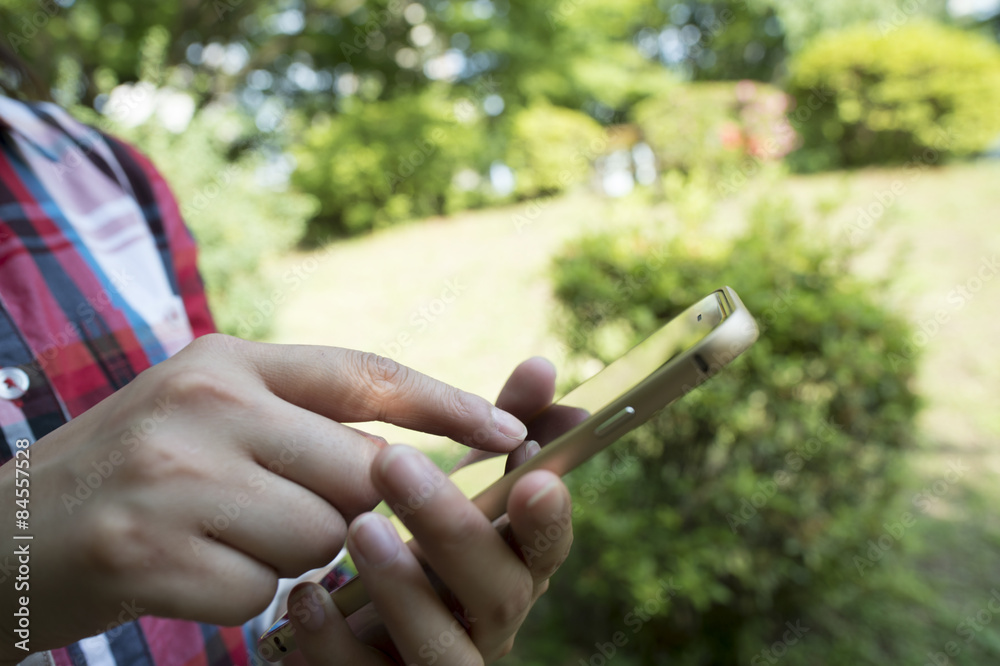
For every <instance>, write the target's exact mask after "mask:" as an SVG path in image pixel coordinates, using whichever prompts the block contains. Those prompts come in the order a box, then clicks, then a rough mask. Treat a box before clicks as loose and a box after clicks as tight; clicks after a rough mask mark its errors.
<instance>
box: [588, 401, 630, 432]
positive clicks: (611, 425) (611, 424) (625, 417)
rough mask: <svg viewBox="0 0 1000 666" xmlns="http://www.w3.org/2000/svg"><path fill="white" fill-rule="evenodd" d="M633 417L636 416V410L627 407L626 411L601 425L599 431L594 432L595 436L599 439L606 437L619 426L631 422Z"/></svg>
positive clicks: (598, 427)
mask: <svg viewBox="0 0 1000 666" xmlns="http://www.w3.org/2000/svg"><path fill="white" fill-rule="evenodd" d="M633 416H635V408H634V407H626V408H625V409H623V410H621V411H620V412H618V413H617V414H615V415H614V416H612V417H611V418H610V419H608V420H607V421H605V422H604V423H602V424H601V425H599V426H597V429H596V430H594V434H595V435H597V436H598V437H604V436H605V435H607V434H608V433H609V432H611V431H612V430H614V429H615V428H617V427H618V426H620V425H622V424H624V423H625V422H626V421H629V420H631V419H632V417H633Z"/></svg>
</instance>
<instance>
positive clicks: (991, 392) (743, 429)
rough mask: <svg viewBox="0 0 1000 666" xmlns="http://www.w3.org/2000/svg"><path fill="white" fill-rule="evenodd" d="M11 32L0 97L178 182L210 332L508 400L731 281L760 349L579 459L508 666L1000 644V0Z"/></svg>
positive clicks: (275, 16) (726, 1)
mask: <svg viewBox="0 0 1000 666" xmlns="http://www.w3.org/2000/svg"><path fill="white" fill-rule="evenodd" d="M0 26H2V31H0V32H2V34H3V36H4V37H3V40H2V42H3V46H4V47H5V48H7V49H8V50H10V51H12V52H14V53H17V54H18V55H20V56H21V57H22V58H23V59H24V60H26V61H27V62H28V63H29V64H30V65H31V67H32V68H33V70H34V72H35V74H36V77H35V78H36V79H37V80H35V79H33V78H32V77H30V76H28V75H27V74H26V73H24V72H18V71H14V70H10V69H9V70H5V71H4V72H3V75H2V76H3V82H4V85H5V87H6V88H7V89H8V90H11V91H16V94H22V95H26V96H29V97H35V98H38V97H42V96H51V98H53V99H54V100H55V101H57V102H58V103H60V104H62V105H64V106H66V107H68V108H69V109H71V110H72V112H73V113H74V114H76V115H77V116H78V117H80V118H81V119H83V120H85V121H87V122H90V123H92V124H94V125H96V126H97V127H100V128H101V129H102V130H105V131H108V132H111V133H114V134H117V135H119V136H121V137H123V138H125V139H127V140H129V141H132V142H134V143H135V144H137V145H138V146H139V147H140V148H141V149H142V150H144V151H145V152H147V153H148V154H149V155H151V156H152V157H153V159H154V161H155V162H156V164H157V165H158V166H159V167H160V169H161V170H162V171H163V172H164V173H165V175H166V176H167V178H168V180H169V181H170V183H171V184H172V186H173V188H174V190H175V193H176V195H177V198H178V201H179V202H180V205H181V208H182V211H183V213H184V215H185V218H186V220H187V222H188V223H189V224H190V226H191V227H192V229H193V232H194V234H195V235H196V237H197V239H198V240H199V242H200V244H201V248H202V253H201V268H202V271H203V274H204V276H205V279H206V282H207V285H208V289H209V292H210V295H211V300H212V305H213V307H214V311H215V313H216V316H217V320H218V323H219V325H220V327H221V328H222V329H223V330H225V331H226V332H229V333H232V334H235V335H239V336H242V337H247V338H253V339H261V340H270V341H276V342H284V343H318V344H332V345H338V346H346V347H355V348H360V349H366V350H370V351H374V352H378V353H381V354H384V355H388V356H391V357H393V358H395V359H398V360H400V361H402V362H404V363H406V364H408V365H411V366H413V367H415V368H417V369H419V370H422V371H424V372H427V373H429V374H432V375H434V376H437V377H439V378H441V379H443V380H446V381H449V382H452V383H454V384H457V385H459V386H461V387H463V388H466V389H469V390H472V391H476V392H479V393H482V394H484V395H488V396H491V397H492V396H494V395H495V394H496V392H497V391H498V390H499V388H500V386H501V385H502V383H503V381H504V380H505V379H506V376H507V374H508V373H509V371H510V370H511V369H512V368H513V367H514V366H515V365H516V364H517V363H518V362H519V361H520V360H523V359H524V358H527V357H529V356H532V355H539V354H541V355H545V356H548V357H549V358H551V359H552V360H553V361H554V362H555V363H556V364H557V366H558V367H559V368H560V369H561V370H562V371H563V373H562V381H563V382H564V387H565V386H566V384H565V382H570V381H572V380H573V379H574V378H578V377H579V376H582V375H583V374H586V373H590V372H592V371H593V369H594V368H595V367H600V364H601V363H606V362H608V361H609V360H611V359H613V358H615V357H616V356H617V355H618V354H620V353H621V352H623V351H624V350H626V349H627V348H628V347H629V346H630V345H631V344H633V343H634V342H636V341H637V340H639V339H641V338H642V337H643V336H644V335H646V334H648V333H649V332H651V331H653V330H654V329H655V328H657V326H658V325H660V324H661V323H663V322H664V320H666V319H668V318H670V317H671V316H672V315H673V314H676V313H677V312H679V311H680V310H682V309H683V308H684V307H686V306H687V305H689V304H691V303H693V302H694V301H696V300H697V299H698V298H700V297H702V296H704V295H705V294H707V293H708V292H709V291H711V290H712V289H714V288H716V287H717V286H720V285H722V284H729V285H731V286H733V287H734V288H735V289H736V290H737V291H738V292H739V293H740V294H741V296H742V297H743V299H744V301H745V302H746V304H747V306H748V307H749V308H750V310H751V311H752V312H754V313H755V314H756V315H757V317H758V319H759V321H760V324H761V329H762V337H761V340H760V341H759V342H758V343H757V345H756V346H755V347H754V348H753V349H752V350H751V351H750V352H748V353H747V354H746V355H745V356H744V357H743V358H741V359H740V360H739V361H738V362H736V363H735V364H734V365H733V366H732V367H731V368H729V369H728V370H727V372H726V373H724V375H722V376H720V377H717V378H716V379H714V380H713V381H712V382H711V383H710V385H708V386H707V387H706V388H705V389H704V390H700V391H697V392H695V393H694V394H692V395H690V396H688V397H687V398H685V400H684V401H682V402H681V403H679V404H678V405H675V406H674V407H672V408H671V409H669V410H667V411H666V412H665V413H663V415H662V416H660V417H659V418H657V419H656V420H654V422H652V423H650V424H648V425H647V426H645V427H644V428H643V429H641V430H640V431H637V432H636V433H634V434H633V435H632V436H630V437H628V438H627V439H626V440H623V441H622V442H620V443H619V444H618V445H616V446H615V447H614V449H613V450H612V451H610V452H608V453H607V454H606V455H602V456H600V457H599V458H598V459H596V460H594V461H592V463H590V464H588V465H587V466H586V467H585V468H582V469H580V470H578V471H577V472H575V473H574V474H573V475H572V477H571V485H572V488H573V490H574V497H575V501H576V508H575V514H576V518H575V524H576V531H577V538H576V544H575V546H574V551H573V554H572V556H571V558H570V560H569V561H568V562H567V564H566V566H565V567H564V568H563V570H562V571H560V573H559V575H558V576H557V577H556V579H555V580H554V582H553V585H552V589H551V592H550V593H549V594H548V595H546V597H545V598H544V599H543V601H542V602H540V604H539V606H538V607H537V608H536V609H535V611H533V613H532V615H531V616H530V619H529V621H528V623H527V625H526V628H525V629H524V631H523V632H522V635H521V637H520V639H519V642H518V645H517V647H516V649H515V651H514V653H513V654H512V655H510V656H509V657H507V658H506V662H505V663H509V664H525V665H527V664H565V665H567V666H569V665H574V666H575V665H577V664H582V665H584V666H586V665H590V666H602V665H604V664H610V663H615V664H620V665H621V666H627V665H630V664H667V663H669V664H750V665H753V666H758V665H761V664H776V663H779V662H780V663H782V664H787V665H789V666H791V665H792V664H884V663H896V664H913V665H914V666H918V665H923V664H932V665H937V666H940V665H943V664H992V663H997V662H998V660H1000V618H995V617H994V616H995V615H996V614H997V610H994V609H1000V519H998V511H997V508H996V507H997V504H998V501H1000V489H998V484H997V483H996V481H995V476H994V475H995V474H996V472H997V470H998V469H1000V456H998V452H997V443H998V438H1000V411H998V409H997V398H998V396H1000V351H998V349H997V342H998V333H1000V328H998V325H997V318H996V315H995V312H994V310H995V307H996V304H997V302H998V296H1000V279H996V278H997V273H998V271H1000V264H998V260H997V256H998V253H1000V234H998V233H997V223H998V213H1000V188H998V187H997V182H998V179H1000V162H997V161H996V159H997V157H1000V142H998V139H1000V46H998V45H997V40H998V36H1000V2H998V1H997V0H953V1H950V2H947V3H945V2H943V1H942V0H900V1H895V0H881V1H880V2H867V1H864V0H813V1H810V2H806V1H805V0H739V1H737V0H718V1H714V2H695V1H693V0H658V1H655V2H654V1H650V0H645V1H640V0H617V1H616V2H606V1H603V0H535V1H533V2H529V1H527V0H465V1H450V0H389V1H387V2H386V1H382V0H379V1H368V2H366V1H364V0H270V1H263V0H210V1H207V0H206V1H195V0H183V1H181V2H175V3H144V4H136V3H130V2H127V1H125V0H76V1H74V0H3V2H2V5H0ZM372 429H373V430H375V429H377V428H376V427H375V426H373V428H372ZM378 431H379V432H380V433H381V434H385V435H386V436H387V437H390V439H391V440H392V441H409V442H415V443H416V444H418V445H420V446H421V447H423V448H425V449H426V450H427V451H429V452H430V453H431V454H432V455H433V456H434V457H435V459H436V460H438V461H439V462H440V463H441V464H442V465H448V464H450V463H451V462H453V461H454V460H456V459H457V457H458V456H459V455H460V453H461V451H460V447H459V446H458V445H457V444H455V443H449V442H445V441H441V440H439V439H436V438H431V437H419V436H414V435H413V434H412V433H404V432H401V431H391V430H388V429H384V428H383V429H378ZM539 536H540V541H539V543H538V544H536V547H538V548H544V543H545V542H544V535H539ZM994 619H996V622H994V621H993V620H994Z"/></svg>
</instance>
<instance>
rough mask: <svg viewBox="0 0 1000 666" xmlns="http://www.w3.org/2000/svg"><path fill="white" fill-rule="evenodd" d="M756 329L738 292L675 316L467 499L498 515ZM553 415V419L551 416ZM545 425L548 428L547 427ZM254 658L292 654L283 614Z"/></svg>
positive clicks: (560, 405)
mask: <svg viewBox="0 0 1000 666" xmlns="http://www.w3.org/2000/svg"><path fill="white" fill-rule="evenodd" d="M757 336H758V329H757V324H756V322H755V321H754V319H753V317H752V316H751V315H750V313H749V312H748V311H747V309H746V307H744V305H743V302H742V301H741V300H740V298H739V296H737V295H736V292H735V291H733V290H732V289H731V288H729V287H723V288H722V289H719V290H717V291H714V292H712V293H711V294H709V295H708V296H706V297H705V298H703V299H701V300H700V301H698V302H697V303H695V304H694V305H692V306H691V307H689V308H688V309H687V310H685V311H684V312H682V313H680V314H679V315H677V316H676V317H674V318H673V319H672V320H670V321H669V322H668V323H667V324H666V325H664V326H663V327H662V328H660V329H659V330H658V331H656V332H655V333H653V334H652V335H650V336H649V337H648V338H646V339H645V340H643V341H642V342H640V343H639V344H638V345H636V346H635V347H633V348H632V349H631V350H630V351H628V352H627V353H625V354H624V355H622V356H621V357H620V358H618V359H616V360H615V361H614V362H612V363H610V364H609V365H608V366H607V367H605V368H604V369H603V370H601V371H600V372H598V373H597V374H596V375H594V376H593V377H591V378H590V379H588V380H586V381H585V382H583V383H582V384H580V385H579V386H577V387H576V388H574V389H573V390H571V391H570V392H569V393H567V394H566V395H564V396H563V397H562V398H560V399H559V400H558V401H556V402H555V403H553V404H552V405H551V406H549V407H548V408H547V409H546V410H544V411H543V412H542V413H541V414H539V415H538V416H537V417H536V418H535V419H533V420H532V421H531V423H529V424H527V425H528V429H529V433H531V434H529V437H534V438H536V439H539V441H543V439H544V437H539V436H537V435H536V434H535V433H534V432H533V430H538V428H537V427H533V426H537V425H538V424H539V423H542V424H543V429H544V427H546V426H547V427H549V428H551V427H552V424H553V423H555V424H558V423H563V424H566V423H572V424H573V425H572V426H571V427H569V428H568V429H567V430H565V432H562V433H561V434H560V435H559V436H558V437H555V438H554V439H552V440H551V441H550V442H549V443H548V444H546V445H544V446H543V448H542V450H541V451H540V452H538V453H537V454H536V455H535V456H533V457H532V458H530V459H529V460H527V461H526V462H524V463H523V464H521V465H520V466H518V467H516V468H515V469H514V470H512V471H511V472H509V473H508V474H505V475H503V476H502V477H501V478H500V479H499V480H497V481H496V482H495V483H493V484H492V485H490V486H489V487H488V488H486V489H485V490H483V491H482V492H480V493H479V494H477V495H475V497H473V499H472V501H473V503H474V504H475V505H476V506H477V507H479V509H480V510H481V511H482V512H483V513H484V514H486V517H487V518H489V519H490V520H496V519H498V518H500V517H501V516H503V515H504V513H505V512H506V506H507V496H508V495H509V494H510V490H511V488H513V486H514V484H515V483H516V482H517V480H518V479H520V478H521V477H522V476H524V475H525V474H527V473H528V472H531V471H532V470H535V469H547V470H549V471H552V472H555V473H557V474H559V475H564V474H567V473H568V472H570V471H571V470H573V469H574V468H576V467H577V466H578V465H580V464H581V463H583V462H584V461H586V460H588V459H589V458H591V457H592V456H593V455H594V454H596V453H597V452H599V451H601V450H602V449H604V448H605V447H607V446H609V445H610V444H612V443H614V442H615V441H617V440H618V439H619V438H621V436H622V435H624V434H625V433H627V432H629V431H630V430H632V429H634V428H636V427H637V426H639V425H641V424H643V423H645V422H646V421H648V420H649V419H650V418H651V417H652V416H653V415H654V414H655V413H656V412H658V411H659V410H660V409H662V408H663V407H666V406H667V405H669V404H670V403H671V402H673V401H674V400H676V399H678V398H680V397H682V396H684V395H685V394H687V393H689V392H690V391H692V390H693V389H695V388H696V387H698V386H699V385H701V384H702V383H703V382H705V381H706V380H708V379H709V378H711V377H712V376H713V375H715V374H716V373H717V372H718V371H719V370H721V369H722V368H723V367H725V366H726V365H727V364H728V363H729V362H731V361H732V360H733V359H734V358H736V357H737V356H739V355H740V354H741V353H743V352H744V351H746V350H747V349H748V348H749V347H750V345H752V344H753V343H754V341H755V340H756V339H757ZM553 416H554V417H556V418H551V417H553ZM546 421H547V422H548V423H547V424H546V423H545V422H546ZM331 596H332V597H333V601H334V603H335V604H336V605H337V608H339V609H340V612H341V613H343V615H344V616H345V617H346V616H348V615H350V614H352V613H354V612H355V611H357V610H359V609H360V608H361V607H362V606H364V605H365V604H367V603H368V595H367V593H366V592H365V589H364V585H363V584H362V582H361V579H360V577H358V576H355V577H354V578H352V579H351V580H350V581H348V582H347V583H345V584H344V585H342V586H341V587H339V588H337V589H336V590H334V591H333V592H331ZM257 645H258V650H259V651H260V655H261V656H262V657H263V658H265V659H267V660H269V661H271V660H273V661H278V660H279V659H281V658H282V657H283V656H284V655H287V654H288V653H289V652H292V651H294V650H295V649H296V645H295V638H294V635H293V629H292V625H291V623H290V622H289V620H288V617H287V613H286V614H285V616H283V617H282V618H281V619H279V620H278V621H277V622H275V623H274V625H272V626H271V628H270V629H268V631H267V632H266V633H265V634H264V635H263V636H261V637H260V639H259V640H258V644H257Z"/></svg>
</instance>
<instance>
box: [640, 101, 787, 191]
mask: <svg viewBox="0 0 1000 666" xmlns="http://www.w3.org/2000/svg"><path fill="white" fill-rule="evenodd" d="M788 104H789V102H788V98H787V96H786V95H785V94H784V93H782V92H781V91H780V90H778V89H777V88H775V87H773V86H770V85H767V84H762V83H754V82H751V81H741V82H739V83H731V82H718V83H691V84H687V85H684V86H679V87H677V88H676V89H675V90H672V91H670V92H669V93H666V94H663V95H658V96H656V97H651V98H649V99H647V100H646V101H644V102H641V103H640V104H638V105H637V106H636V107H635V109H634V110H633V114H632V115H633V118H634V120H635V122H636V123H637V124H638V125H639V127H640V128H641V130H642V134H643V137H644V138H645V140H646V142H647V143H648V144H649V145H650V147H651V148H652V149H653V152H654V153H655V154H656V158H657V161H658V162H659V166H660V169H661V170H663V171H672V170H679V171H682V172H691V171H700V172H703V173H704V174H705V175H706V176H709V177H711V178H712V179H713V180H720V179H723V178H725V177H727V176H728V175H730V174H732V173H733V172H734V171H737V170H738V169H740V168H741V167H742V166H744V165H745V164H746V163H747V161H748V160H750V161H752V162H754V163H755V164H756V163H757V162H761V161H772V160H778V159H781V158H782V157H784V156H785V155H786V154H787V153H788V152H789V151H790V150H791V149H792V148H793V147H794V145H795V142H796V140H797V135H796V133H795V130H794V129H793V128H792V127H791V125H790V124H789V123H788V121H787V119H786V117H785V112H786V110H787V108H788ZM754 170H756V168H755V169H754Z"/></svg>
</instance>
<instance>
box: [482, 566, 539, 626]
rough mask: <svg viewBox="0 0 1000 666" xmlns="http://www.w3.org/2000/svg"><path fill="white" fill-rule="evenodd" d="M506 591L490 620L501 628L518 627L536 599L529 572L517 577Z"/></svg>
mask: <svg viewBox="0 0 1000 666" xmlns="http://www.w3.org/2000/svg"><path fill="white" fill-rule="evenodd" d="M522 571H523V569H522ZM504 589H505V590H506V594H505V595H504V598H503V599H502V600H501V601H500V603H498V604H497V605H496V606H495V607H494V608H493V611H492V613H491V614H490V620H491V621H492V622H493V623H495V625H496V626H500V627H509V626H514V625H518V624H520V623H521V621H522V620H523V619H524V616H525V615H526V614H527V613H528V609H530V608H531V602H532V599H533V598H534V584H533V583H532V582H531V578H530V577H529V576H528V575H527V572H524V574H523V575H517V576H515V578H514V580H512V581H511V583H510V585H508V586H506V587H505V588H504Z"/></svg>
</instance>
